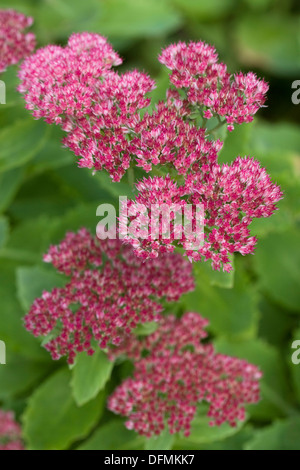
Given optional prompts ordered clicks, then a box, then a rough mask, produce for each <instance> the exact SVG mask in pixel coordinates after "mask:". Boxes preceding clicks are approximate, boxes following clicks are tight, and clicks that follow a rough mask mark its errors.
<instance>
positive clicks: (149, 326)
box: [133, 321, 158, 336]
mask: <svg viewBox="0 0 300 470" xmlns="http://www.w3.org/2000/svg"><path fill="white" fill-rule="evenodd" d="M157 328H158V323H157V322H155V321H151V322H148V323H143V324H140V325H138V326H137V327H136V328H135V329H134V330H133V332H134V334H135V335H136V336H148V335H151V334H152V333H154V331H156V330H157Z"/></svg>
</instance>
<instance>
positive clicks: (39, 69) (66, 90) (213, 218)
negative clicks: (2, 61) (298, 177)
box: [19, 33, 282, 271]
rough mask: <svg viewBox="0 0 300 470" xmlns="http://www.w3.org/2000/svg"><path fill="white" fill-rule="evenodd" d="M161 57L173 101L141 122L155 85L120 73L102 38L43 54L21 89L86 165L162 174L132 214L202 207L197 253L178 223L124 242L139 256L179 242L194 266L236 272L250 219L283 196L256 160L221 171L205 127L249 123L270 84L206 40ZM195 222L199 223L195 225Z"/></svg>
mask: <svg viewBox="0 0 300 470" xmlns="http://www.w3.org/2000/svg"><path fill="white" fill-rule="evenodd" d="M159 60H160V62H161V63H163V64H165V65H166V66H167V67H168V68H169V69H171V71H172V72H171V75H170V80H171V84H172V85H171V88H170V89H169V90H168V91H167V96H166V100H165V101H162V102H160V103H158V105H157V106H156V108H155V109H154V111H153V112H152V113H149V112H146V113H145V114H144V116H141V113H140V111H141V109H143V108H145V107H147V106H148V104H149V98H147V93H148V92H150V91H151V90H152V89H153V88H154V82H153V80H151V78H150V77H148V76H147V75H145V74H144V73H140V72H138V71H131V72H126V73H124V74H118V73H116V72H115V71H113V70H112V66H113V65H118V64H120V63H121V59H120V57H119V56H118V55H117V53H116V52H114V50H113V49H112V47H111V46H110V45H109V44H108V43H107V41H106V39H105V38H103V37H102V36H99V35H97V34H89V33H80V34H74V35H72V36H71V37H70V39H69V42H68V45H67V46H66V47H65V48H62V47H57V46H47V47H46V48H44V49H40V50H38V51H37V52H36V54H35V55H33V56H31V57H29V58H28V59H27V60H25V61H24V63H23V65H22V68H21V71H20V79H21V85H20V87H19V90H20V91H21V92H22V93H24V94H25V100H26V103H27V105H26V106H27V108H28V109H30V110H32V112H33V115H34V116H35V117H36V118H44V119H46V121H47V122H49V123H56V124H59V125H61V126H62V128H63V129H64V131H66V133H67V136H66V138H65V139H64V143H65V145H66V146H67V147H69V148H70V149H71V150H72V151H73V152H74V153H75V154H76V155H77V156H78V157H79V166H81V167H88V168H91V169H93V170H96V171H97V170H102V169H105V170H107V171H108V172H109V174H110V176H111V177H112V179H113V181H120V179H121V178H122V176H123V175H124V173H125V172H126V170H127V169H129V167H130V165H132V163H135V164H136V166H138V167H141V168H142V169H143V170H144V171H146V172H147V173H149V172H151V171H153V172H155V174H156V175H157V173H158V175H159V176H155V177H150V178H148V179H144V180H143V181H141V182H140V183H139V184H138V185H137V189H138V194H137V197H136V201H135V202H133V201H130V202H129V206H128V207H129V208H131V209H132V208H133V206H134V204H136V205H138V204H144V205H145V207H146V209H147V210H148V213H149V214H150V215H151V208H150V204H159V203H160V204H165V205H167V206H168V205H169V206H170V205H172V204H174V203H176V204H179V206H180V207H183V206H185V205H187V204H188V205H193V206H195V205H197V204H198V205H200V204H202V205H203V209H204V224H205V234H204V240H203V244H202V246H201V247H200V248H199V249H197V250H195V249H193V250H191V249H190V245H191V240H190V239H189V240H188V239H187V238H186V237H185V235H183V236H182V238H181V239H179V240H178V237H177V236H176V237H175V234H174V231H175V229H174V224H173V225H172V227H171V234H170V237H169V238H167V239H162V237H160V238H159V239H158V240H157V239H155V240H153V237H152V236H151V233H149V237H147V236H146V237H145V236H144V237H140V238H139V237H129V238H125V240H126V241H128V242H129V243H130V244H132V245H133V247H134V250H135V254H136V255H138V256H140V257H141V258H144V259H146V258H154V257H156V256H158V254H160V253H162V252H165V251H173V250H174V247H175V246H178V245H179V246H182V247H183V248H184V250H185V253H186V254H187V256H188V257H189V259H190V260H194V261H198V260H208V259H211V262H212V267H213V268H214V269H220V268H221V267H222V268H223V269H224V270H225V271H230V269H231V264H230V255H231V254H232V253H233V252H239V253H242V254H243V255H245V254H248V253H252V252H253V250H254V246H255V243H256V239H255V237H250V232H249V228H248V227H249V224H250V223H251V221H252V219H253V218H254V217H268V216H270V215H271V214H272V213H273V212H274V210H275V209H276V203H277V202H278V201H279V200H280V199H281V197H282V193H281V191H280V189H279V187H278V186H276V184H273V183H272V182H271V180H270V178H269V176H268V175H267V173H266V171H265V170H264V169H263V168H260V166H259V163H258V162H256V161H255V160H253V159H252V158H250V157H245V158H240V157H239V158H237V159H236V160H235V161H234V162H233V163H232V164H231V165H223V166H222V167H220V166H219V165H218V153H219V151H220V150H221V148H222V145H223V143H222V142H221V141H220V140H213V139H212V138H209V135H208V130H207V128H206V121H207V119H210V118H212V117H214V118H216V117H218V119H219V120H220V121H221V118H223V121H221V123H222V122H227V124H228V126H229V130H232V128H233V124H234V123H239V124H240V123H243V122H250V121H251V120H252V119H253V115H254V114H255V113H256V112H257V110H258V109H259V108H260V107H261V106H262V105H263V103H264V101H265V94H266V92H267V89H268V85H267V84H266V83H265V82H264V81H263V80H258V79H257V78H256V76H255V75H254V74H253V73H249V74H247V75H243V74H241V73H239V74H236V75H234V76H231V75H230V74H229V73H228V72H227V68H226V65H225V64H222V63H220V62H218V55H217V53H216V51H215V49H214V48H213V47H212V46H209V45H207V44H205V43H203V42H197V43H194V42H191V43H189V44H185V43H182V42H179V43H178V44H175V45H171V46H169V47H167V48H166V49H165V50H163V51H162V54H161V56H160V58H159ZM199 117H200V118H201V119H202V120H201V125H202V126H203V128H201V127H200V128H199ZM163 175H164V176H163ZM165 175H167V176H165ZM172 217H173V218H174V214H172ZM133 220H134V219H132V218H131V222H133ZM190 224H191V227H194V226H195V220H194V219H193V218H191V220H190ZM140 233H141V234H142V231H141V232H140Z"/></svg>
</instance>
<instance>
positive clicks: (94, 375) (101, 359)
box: [71, 348, 113, 406]
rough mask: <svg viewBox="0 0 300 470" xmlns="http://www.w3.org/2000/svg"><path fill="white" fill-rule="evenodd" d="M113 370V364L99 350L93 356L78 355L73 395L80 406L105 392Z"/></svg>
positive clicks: (73, 380) (73, 374)
mask: <svg viewBox="0 0 300 470" xmlns="http://www.w3.org/2000/svg"><path fill="white" fill-rule="evenodd" d="M112 369H113V362H112V361H110V360H109V359H108V358H107V355H106V354H105V353H104V352H103V351H101V349H99V348H97V350H96V351H95V353H94V354H93V356H88V355H87V354H86V353H85V352H84V353H81V354H78V355H77V357H76V363H75V365H74V367H73V368H72V380H71V385H72V393H73V396H74V398H75V401H76V403H77V405H78V406H82V405H84V404H85V403H87V402H88V401H90V400H92V399H93V398H95V397H96V395H97V394H98V393H99V392H100V390H103V388H104V387H105V385H106V383H107V381H108V380H109V379H110V375H111V372H112Z"/></svg>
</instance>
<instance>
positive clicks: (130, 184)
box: [127, 168, 134, 189]
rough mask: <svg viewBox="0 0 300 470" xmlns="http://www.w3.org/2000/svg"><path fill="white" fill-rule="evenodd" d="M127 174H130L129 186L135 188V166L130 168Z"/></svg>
mask: <svg viewBox="0 0 300 470" xmlns="http://www.w3.org/2000/svg"><path fill="white" fill-rule="evenodd" d="M127 176H128V184H129V186H130V187H131V188H132V189H134V169H133V168H128V170H127Z"/></svg>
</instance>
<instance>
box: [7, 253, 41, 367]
mask: <svg viewBox="0 0 300 470" xmlns="http://www.w3.org/2000/svg"><path fill="white" fill-rule="evenodd" d="M17 266H18V264H17V263H15V262H13V261H7V260H3V259H1V268H0V299H1V315H0V339H1V340H2V341H4V342H5V343H6V348H7V350H9V351H11V352H15V353H19V354H20V355H22V356H23V357H26V358H32V359H33V360H36V361H45V360H46V361H48V360H49V359H48V356H49V355H48V353H46V351H44V350H42V349H41V347H40V345H39V342H38V341H37V339H36V338H34V337H33V336H32V335H31V334H30V333H28V332H27V331H26V330H25V328H24V326H23V320H22V317H23V312H22V309H21V306H20V304H19V303H18V301H17V296H16V287H15V282H16V279H15V269H16V267H17Z"/></svg>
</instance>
